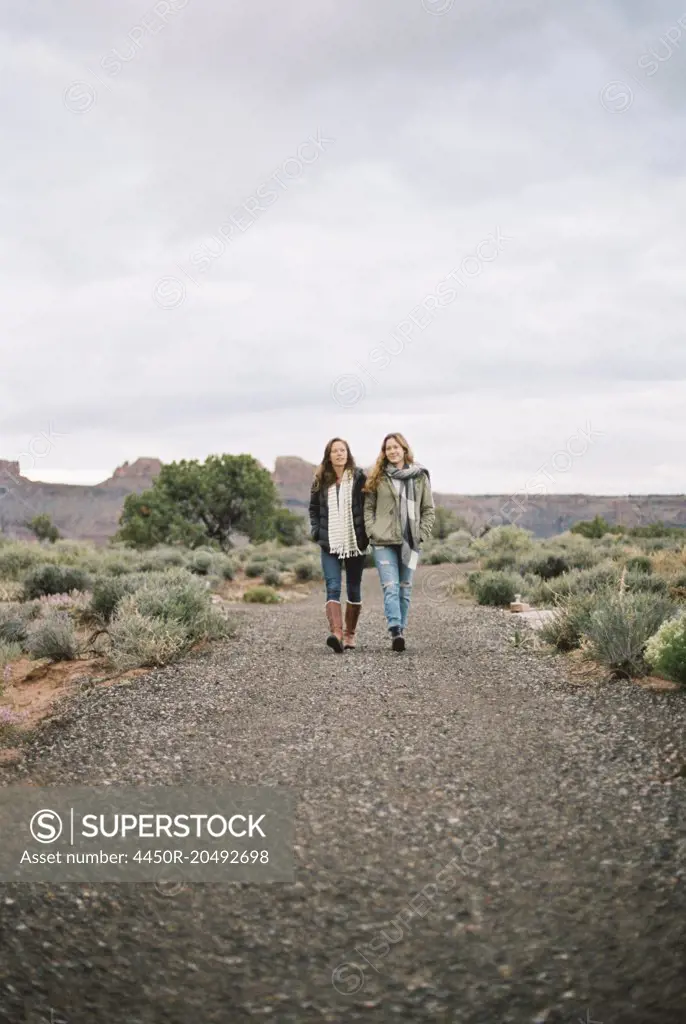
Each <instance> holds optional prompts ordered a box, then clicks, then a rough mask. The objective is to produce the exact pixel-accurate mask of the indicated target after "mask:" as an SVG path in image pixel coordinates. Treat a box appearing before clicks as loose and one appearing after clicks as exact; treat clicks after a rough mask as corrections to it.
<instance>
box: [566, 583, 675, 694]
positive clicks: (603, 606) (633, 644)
mask: <svg viewBox="0 0 686 1024" xmlns="http://www.w3.org/2000/svg"><path fill="white" fill-rule="evenodd" d="M673 613H674V605H673V604H672V602H671V601H670V600H669V599H668V598H665V597H663V596H662V595H661V594H647V593H630V592H627V593H624V594H618V593H613V594H611V595H608V597H607V600H604V601H602V602H599V603H598V604H597V606H596V607H595V609H594V610H593V611H592V612H591V615H590V617H589V621H588V624H587V627H586V630H585V636H586V638H587V640H588V653H589V654H591V656H592V657H593V658H594V659H595V660H596V661H599V662H600V663H601V664H603V665H605V666H607V668H609V669H610V670H611V672H612V674H613V675H614V676H616V677H621V678H632V677H634V676H641V675H645V674H646V671H647V666H646V663H645V660H644V656H643V655H644V649H645V645H646V642H647V641H648V640H649V639H650V637H651V636H653V634H654V633H656V632H657V630H658V629H659V628H660V626H661V625H662V623H663V622H664V621H665V620H666V619H668V618H670V616H671V615H672V614H673Z"/></svg>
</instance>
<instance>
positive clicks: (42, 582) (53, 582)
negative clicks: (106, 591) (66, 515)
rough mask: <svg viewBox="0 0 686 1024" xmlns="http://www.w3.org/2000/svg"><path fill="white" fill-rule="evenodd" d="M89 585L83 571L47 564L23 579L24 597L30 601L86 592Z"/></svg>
mask: <svg viewBox="0 0 686 1024" xmlns="http://www.w3.org/2000/svg"><path fill="white" fill-rule="evenodd" d="M58 543H59V542H58ZM90 585H91V579H90V576H89V575H88V573H86V572H85V571H84V570H83V569H80V568H78V567H76V566H69V565H53V564H52V563H50V562H48V563H45V564H44V565H37V566H35V567H34V568H33V569H30V570H29V571H28V573H27V574H26V576H25V577H24V596H25V598H26V599H27V600H32V599H33V598H36V597H42V596H43V595H48V594H70V593H71V592H72V590H79V591H84V590H88V589H89V588H90Z"/></svg>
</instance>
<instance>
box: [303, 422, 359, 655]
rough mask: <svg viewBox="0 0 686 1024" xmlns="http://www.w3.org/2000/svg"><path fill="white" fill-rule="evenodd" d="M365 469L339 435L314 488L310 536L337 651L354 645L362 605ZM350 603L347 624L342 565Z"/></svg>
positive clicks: (332, 643)
mask: <svg viewBox="0 0 686 1024" xmlns="http://www.w3.org/2000/svg"><path fill="white" fill-rule="evenodd" d="M366 482H367V477H366V474H365V473H363V471H362V470H361V469H358V468H357V466H356V465H355V460H354V459H353V457H352V454H351V452H350V448H349V447H348V444H347V442H346V441H342V440H341V438H340V437H334V438H332V439H331V440H330V441H329V443H328V444H327V446H326V448H325V449H324V458H323V459H322V461H321V464H320V465H319V466H318V467H317V471H316V473H315V475H314V481H313V483H312V491H311V493H310V527H311V532H310V536H311V538H312V540H314V541H316V542H317V543H318V544H319V546H320V547H321V549H322V551H321V557H322V570H323V572H324V579H325V581H326V617H327V619H328V622H329V637H328V639H327V641H326V642H327V644H328V646H329V647H331V648H333V650H334V651H336V653H337V654H342V652H343V650H344V649H345V650H353V649H354V647H355V630H356V628H357V622H358V619H359V617H360V611H361V610H362V572H363V570H364V563H365V552H366V551H367V547H368V545H369V540H368V538H367V534H366V533H365V529H364V497H363V494H362V490H363V487H364V485H365V483H366ZM344 567H345V583H346V590H347V595H348V603H347V604H346V606H345V628H344V627H343V615H342V610H341V585H342V570H343V568H344Z"/></svg>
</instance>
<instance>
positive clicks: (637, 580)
mask: <svg viewBox="0 0 686 1024" xmlns="http://www.w3.org/2000/svg"><path fill="white" fill-rule="evenodd" d="M624 582H625V584H626V589H627V590H631V591H634V592H636V591H641V592H643V593H647V594H666V593H667V591H668V590H669V583H668V582H667V580H666V579H665V578H664V577H663V576H657V575H652V574H650V573H647V572H643V570H642V569H640V570H636V571H634V572H628V573H627V574H626V576H625V578H624Z"/></svg>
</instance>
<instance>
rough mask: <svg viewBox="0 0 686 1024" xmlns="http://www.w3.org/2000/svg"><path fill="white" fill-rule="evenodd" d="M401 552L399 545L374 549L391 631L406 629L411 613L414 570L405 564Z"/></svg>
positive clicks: (384, 606)
mask: <svg viewBox="0 0 686 1024" xmlns="http://www.w3.org/2000/svg"><path fill="white" fill-rule="evenodd" d="M401 550H402V549H401V547H400V545H399V544H398V545H395V544H394V545H393V546H391V547H385V548H384V547H375V548H374V561H375V562H376V568H377V569H378V570H379V579H380V581H381V589H382V591H383V610H384V614H385V616H386V622H387V623H388V628H389V629H392V628H393V626H400V628H401V629H405V627H406V626H407V616H408V614H409V611H410V599H411V597H412V577H413V576H414V569H408V567H407V566H406V565H404V564H403V561H402V559H401V557H400V552H401Z"/></svg>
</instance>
